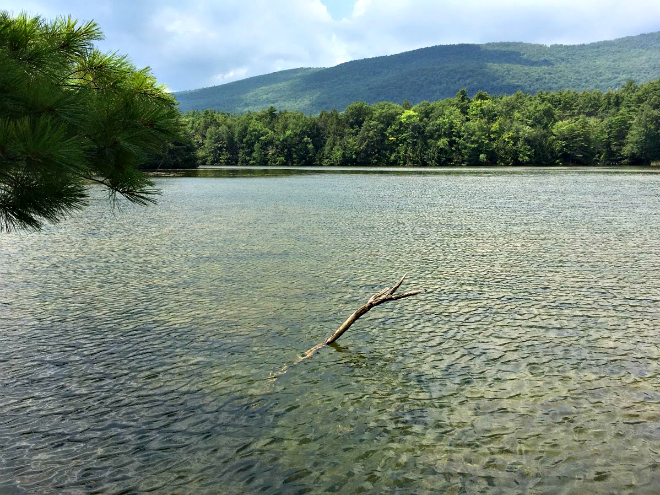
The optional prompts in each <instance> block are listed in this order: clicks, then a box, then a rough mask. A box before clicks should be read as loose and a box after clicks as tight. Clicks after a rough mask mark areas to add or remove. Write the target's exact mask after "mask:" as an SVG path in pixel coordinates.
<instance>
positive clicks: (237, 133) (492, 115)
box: [185, 80, 660, 166]
mask: <svg viewBox="0 0 660 495" xmlns="http://www.w3.org/2000/svg"><path fill="white" fill-rule="evenodd" d="M185 123H186V128H187V132H188V135H189V137H190V140H191V142H192V144H193V146H194V148H195V149H196V152H197V158H198V160H199V162H200V164H205V165H220V164H222V165H253V166H276V165H295V166H305V165H316V166H334V165H340V166H342V165H343V166H351V165H355V166H454V165H561V164H569V165H597V164H602V165H607V164H649V163H651V162H654V161H660V80H657V81H652V82H649V83H646V84H643V85H641V86H637V85H636V84H634V83H631V82H629V83H626V84H624V86H623V87H622V88H621V89H618V90H610V91H607V92H601V91H584V92H577V91H557V92H547V91H544V92H540V93H538V94H536V95H530V94H526V93H523V92H521V91H518V92H516V93H514V94H513V95H510V96H491V95H489V94H488V93H486V92H484V91H479V92H477V93H476V95H475V96H474V97H473V98H470V96H469V95H468V93H467V91H466V90H461V91H459V92H458V93H457V94H456V96H454V97H452V98H446V99H444V100H438V101H435V102H421V103H419V104H417V105H415V106H410V105H409V104H407V103H405V102H404V104H402V105H398V104H395V103H384V102H381V103H376V104H373V105H368V104H367V103H365V102H355V103H351V104H350V105H348V106H347V107H346V109H345V110H344V111H343V112H341V113H340V112H338V111H337V110H332V111H330V112H326V111H323V112H321V113H320V114H319V115H318V116H317V117H312V116H306V115H304V114H302V113H300V112H290V111H283V112H278V111H277V110H276V109H275V108H273V107H270V108H269V109H268V110H262V111H260V112H248V113H246V114H243V115H235V114H229V113H223V112H214V111H212V110H205V111H204V112H198V111H193V112H188V113H186V114H185Z"/></svg>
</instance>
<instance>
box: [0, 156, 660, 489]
mask: <svg viewBox="0 0 660 495" xmlns="http://www.w3.org/2000/svg"><path fill="white" fill-rule="evenodd" d="M372 172H373V171H369V172H367V171H361V170H350V171H342V172H337V171H334V173H320V172H318V171H304V172H303V171H297V170H284V171H279V172H272V171H271V172H270V173H269V174H268V175H267V176H264V174H263V173H262V172H260V171H257V170H241V171H238V172H237V171H235V170H202V171H199V172H194V173H192V175H195V174H196V175H199V176H200V177H178V178H160V179H158V180H157V183H158V186H159V187H160V188H161V189H162V191H163V195H162V197H161V198H160V201H159V205H158V206H155V207H147V208H142V207H133V206H124V207H123V208H121V209H120V210H117V211H114V212H113V211H112V210H111V209H110V208H109V207H108V205H107V203H106V202H105V201H104V197H103V194H102V192H101V191H100V190H96V189H95V190H94V198H93V200H92V201H91V204H90V206H89V207H88V208H87V209H86V210H84V212H83V213H82V214H80V215H78V216H77V217H76V218H74V219H71V220H69V221H66V222H63V223H61V224H60V225H58V226H55V227H47V228H46V229H45V230H44V231H43V232H41V233H22V234H9V235H8V234H4V235H1V236H0V311H1V313H0V315H1V316H0V325H1V326H2V330H1V331H0V493H2V494H33V493H40V494H43V493H46V494H50V493H71V494H78V493H81V494H82V493H123V494H130V493H143V492H150V493H157V494H188V493H190V494H193V493H194V494H216V493H223V494H243V493H260V494H276V493H285V494H288V493H292V494H293V493H296V494H297V493H324V492H338V493H350V494H352V493H401V494H424V493H496V494H498V493H501V494H509V493H525V494H546V493H551V494H554V493H557V494H573V493H575V494H577V493H580V494H586V493H589V494H610V493H634V494H647V493H648V494H656V493H659V492H660V346H659V342H660V304H659V303H660V281H659V277H658V275H659V274H660V173H658V172H657V171H654V170H650V169H646V170H613V169H605V170H597V169H590V170H566V169H564V170H562V169H553V170H545V169H497V170H494V169H491V170H488V169H480V170H463V169H460V170H458V169H457V170H451V171H447V170H445V171H434V172H431V173H430V172H428V171H412V172H405V173H402V172H398V171H390V172H387V173H372ZM188 175H190V174H188ZM404 273H408V278H407V279H406V281H405V282H404V285H403V287H402V288H401V290H413V289H426V290H427V292H425V293H424V294H421V295H418V296H415V297H412V298H410V299H405V300H402V301H396V302H393V303H388V304H385V305H383V306H379V307H377V308H375V309H373V310H372V311H371V312H370V313H368V314H367V315H365V316H364V317H363V318H361V319H360V320H358V322H357V323H356V324H355V325H353V327H351V329H350V330H349V331H348V332H347V333H346V334H345V335H344V336H343V337H342V338H341V339H340V340H339V341H338V343H337V345H333V346H330V347H326V348H323V349H322V350H321V351H320V352H319V353H318V354H316V355H315V356H313V357H312V358H310V359H307V360H305V361H303V362H301V363H299V364H297V365H295V366H293V367H291V368H289V369H288V371H287V372H286V373H284V374H281V373H279V372H280V370H281V369H282V368H283V367H285V366H287V365H288V364H291V363H293V362H295V361H296V359H297V358H298V357H299V356H301V355H302V354H303V353H304V352H305V351H306V350H307V349H308V348H310V347H311V346H313V345H314V344H316V343H318V342H321V341H322V340H324V339H325V338H326V337H328V336H329V335H330V334H331V333H332V332H333V331H334V330H335V329H336V328H337V327H338V326H339V324H340V323H342V322H343V321H344V319H345V318H346V317H348V315H350V313H351V312H352V311H353V310H354V309H356V308H357V307H358V306H360V305H362V304H363V303H365V302H366V300H367V299H368V298H369V296H370V295H371V294H373V293H375V292H377V291H379V290H380V289H381V288H383V287H385V286H387V285H391V284H392V283H394V282H395V281H396V280H397V279H398V278H399V277H400V276H401V275H403V274H404Z"/></svg>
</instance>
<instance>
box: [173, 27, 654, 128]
mask: <svg viewBox="0 0 660 495" xmlns="http://www.w3.org/2000/svg"><path fill="white" fill-rule="evenodd" d="M657 77H660V32H656V33H650V34H643V35H639V36H631V37H627V38H620V39H616V40H611V41H602V42H598V43H589V44H585V45H551V46H546V45H539V44H530V43H487V44H483V45H476V44H463V45H443V46H434V47H429V48H422V49H419V50H414V51H410V52H405V53H400V54H397V55H390V56H384V57H375V58H369V59H364V60H355V61H352V62H347V63H344V64H340V65H337V66H335V67H330V68H306V69H293V70H288V71H281V72H276V73H273V74H268V75H264V76H257V77H252V78H249V79H244V80H242V81H236V82H232V83H228V84H223V85H221V86H214V87H211V88H204V89H198V90H194V91H184V92H179V93H176V98H177V100H178V101H179V102H180V108H181V109H182V110H183V111H187V110H205V109H214V110H221V111H225V112H231V113H244V112H246V111H259V110H261V109H264V108H268V107H270V106H274V107H276V108H278V109H279V110H296V111H300V112H302V113H305V114H307V115H318V114H319V113H320V112H321V111H322V110H326V111H330V110H332V109H337V110H339V111H342V110H343V109H344V108H346V107H347V106H348V105H349V104H350V103H352V102H355V101H364V102H366V103H370V104H371V103H377V102H380V101H398V102H401V101H403V100H404V99H408V100H410V101H411V102H412V103H413V104H415V103H419V102H422V101H425V100H426V101H435V100H439V99H444V98H449V97H452V96H453V95H455V94H456V92H457V91H458V90H459V89H461V88H466V89H467V92H468V94H470V95H471V96H473V95H475V94H476V93H477V91H479V90H482V91H485V92H487V93H489V94H492V95H499V94H509V95H510V94H513V93H515V92H516V91H518V90H520V91H523V92H525V93H532V94H535V93H538V92H539V91H559V90H563V89H573V90H576V91H586V90H592V89H599V90H601V91H607V90H608V89H614V88H618V87H620V86H621V85H622V84H624V83H625V82H626V81H627V80H633V81H637V82H638V83H644V82H648V81H651V80H653V79H655V78H657Z"/></svg>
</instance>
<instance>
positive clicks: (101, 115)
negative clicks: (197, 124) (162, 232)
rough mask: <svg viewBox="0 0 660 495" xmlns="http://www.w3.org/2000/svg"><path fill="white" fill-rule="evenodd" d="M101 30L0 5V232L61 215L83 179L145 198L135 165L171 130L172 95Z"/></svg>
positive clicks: (147, 184) (175, 122)
mask: <svg viewBox="0 0 660 495" xmlns="http://www.w3.org/2000/svg"><path fill="white" fill-rule="evenodd" d="M102 38H103V34H102V32H101V30H100V29H99V27H98V25H97V24H96V23H95V22H93V21H91V22H84V23H78V21H76V20H74V19H72V18H71V17H70V16H69V17H58V18H57V19H55V20H53V21H46V20H44V19H43V18H41V17H39V16H28V15H27V14H25V13H22V14H19V15H18V16H16V17H12V16H11V15H10V14H8V13H7V12H0V231H1V230H7V231H9V230H14V229H20V228H31V229H39V228H41V227H42V225H43V223H44V222H45V221H48V222H57V221H59V220H61V219H62V218H64V217H66V216H68V215H69V214H71V213H72V212H74V211H76V210H78V209H80V208H81V207H82V206H84V205H85V203H86V198H87V194H88V193H87V185H88V184H89V183H90V182H95V183H98V184H102V185H103V186H104V187H105V188H106V190H107V191H108V195H109V197H110V199H111V200H113V201H114V200H115V199H116V198H117V195H121V196H123V197H125V198H127V199H128V200H130V201H132V202H134V203H138V204H146V203H151V202H154V195H156V194H158V191H157V190H156V189H154V187H153V183H152V182H151V180H150V179H149V178H148V177H147V176H146V175H144V174H143V173H142V172H140V171H139V170H138V166H140V165H141V164H143V163H145V162H148V161H149V160H150V159H153V158H154V155H156V154H158V153H162V152H165V151H166V150H167V149H168V148H169V145H170V143H172V142H174V141H175V140H177V139H181V138H180V137H179V131H180V125H181V124H180V118H179V112H178V110H177V108H176V101H175V100H174V98H173V97H172V96H171V95H170V94H169V93H168V92H167V91H166V90H165V88H164V87H163V86H160V85H158V83H157V82H156V80H155V78H154V77H153V76H152V75H151V73H150V69H149V68H145V69H141V70H138V69H136V68H135V67H134V66H133V65H132V64H131V63H130V62H129V60H128V59H127V58H126V57H125V56H121V55H117V54H116V53H102V52H100V51H99V50H98V49H96V48H95V47H94V44H93V43H94V41H97V40H100V39H102Z"/></svg>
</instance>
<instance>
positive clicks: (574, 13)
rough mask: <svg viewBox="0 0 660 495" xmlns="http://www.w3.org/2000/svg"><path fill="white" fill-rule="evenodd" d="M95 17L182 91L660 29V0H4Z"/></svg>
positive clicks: (141, 63)
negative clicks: (417, 55) (471, 46)
mask: <svg viewBox="0 0 660 495" xmlns="http://www.w3.org/2000/svg"><path fill="white" fill-rule="evenodd" d="M0 10H8V11H10V12H13V13H14V14H16V13H18V12H20V11H23V10H24V11H27V12H29V13H30V14H39V15H41V16H43V17H45V18H47V19H52V18H54V17H56V16H58V15H68V14H71V15H72V16H73V17H74V18H77V19H79V20H91V19H93V20H95V21H97V22H98V23H99V25H100V27H101V29H102V30H103V32H104V33H105V37H106V39H105V40H104V41H102V42H99V44H98V46H99V48H101V49H102V50H104V51H117V52H119V53H121V54H126V55H128V56H129V57H130V59H131V60H132V61H133V63H134V64H135V65H136V66H138V67H139V68H142V67H145V66H150V67H151V68H152V71H153V73H154V75H155V76H156V77H157V79H158V81H159V82H161V83H163V84H165V85H167V86H168V87H169V88H170V89H171V90H172V91H181V90H186V89H195V88H201V87H207V86H215V85H218V84H224V83H227V82H232V81H236V80H240V79H243V78H246V77H251V76H257V75H260V74H268V73H271V72H275V71H278V70H284V69H293V68H297V67H329V66H333V65H337V64H339V63H342V62H347V61H349V60H356V59H361V58H367V57H375V56H379V55H391V54H394V53H400V52H403V51H407V50H413V49H415V48H422V47H426V46H434V45H443V44H454V43H487V42H492V41H524V42H530V43H543V44H555V43H562V44H575V43H589V42H593V41H601V40H607V39H614V38H619V37H623V36H634V35H637V34H642V33H648V32H653V31H660V1H659V0H618V1H613V0H187V1H182V0H0Z"/></svg>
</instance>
